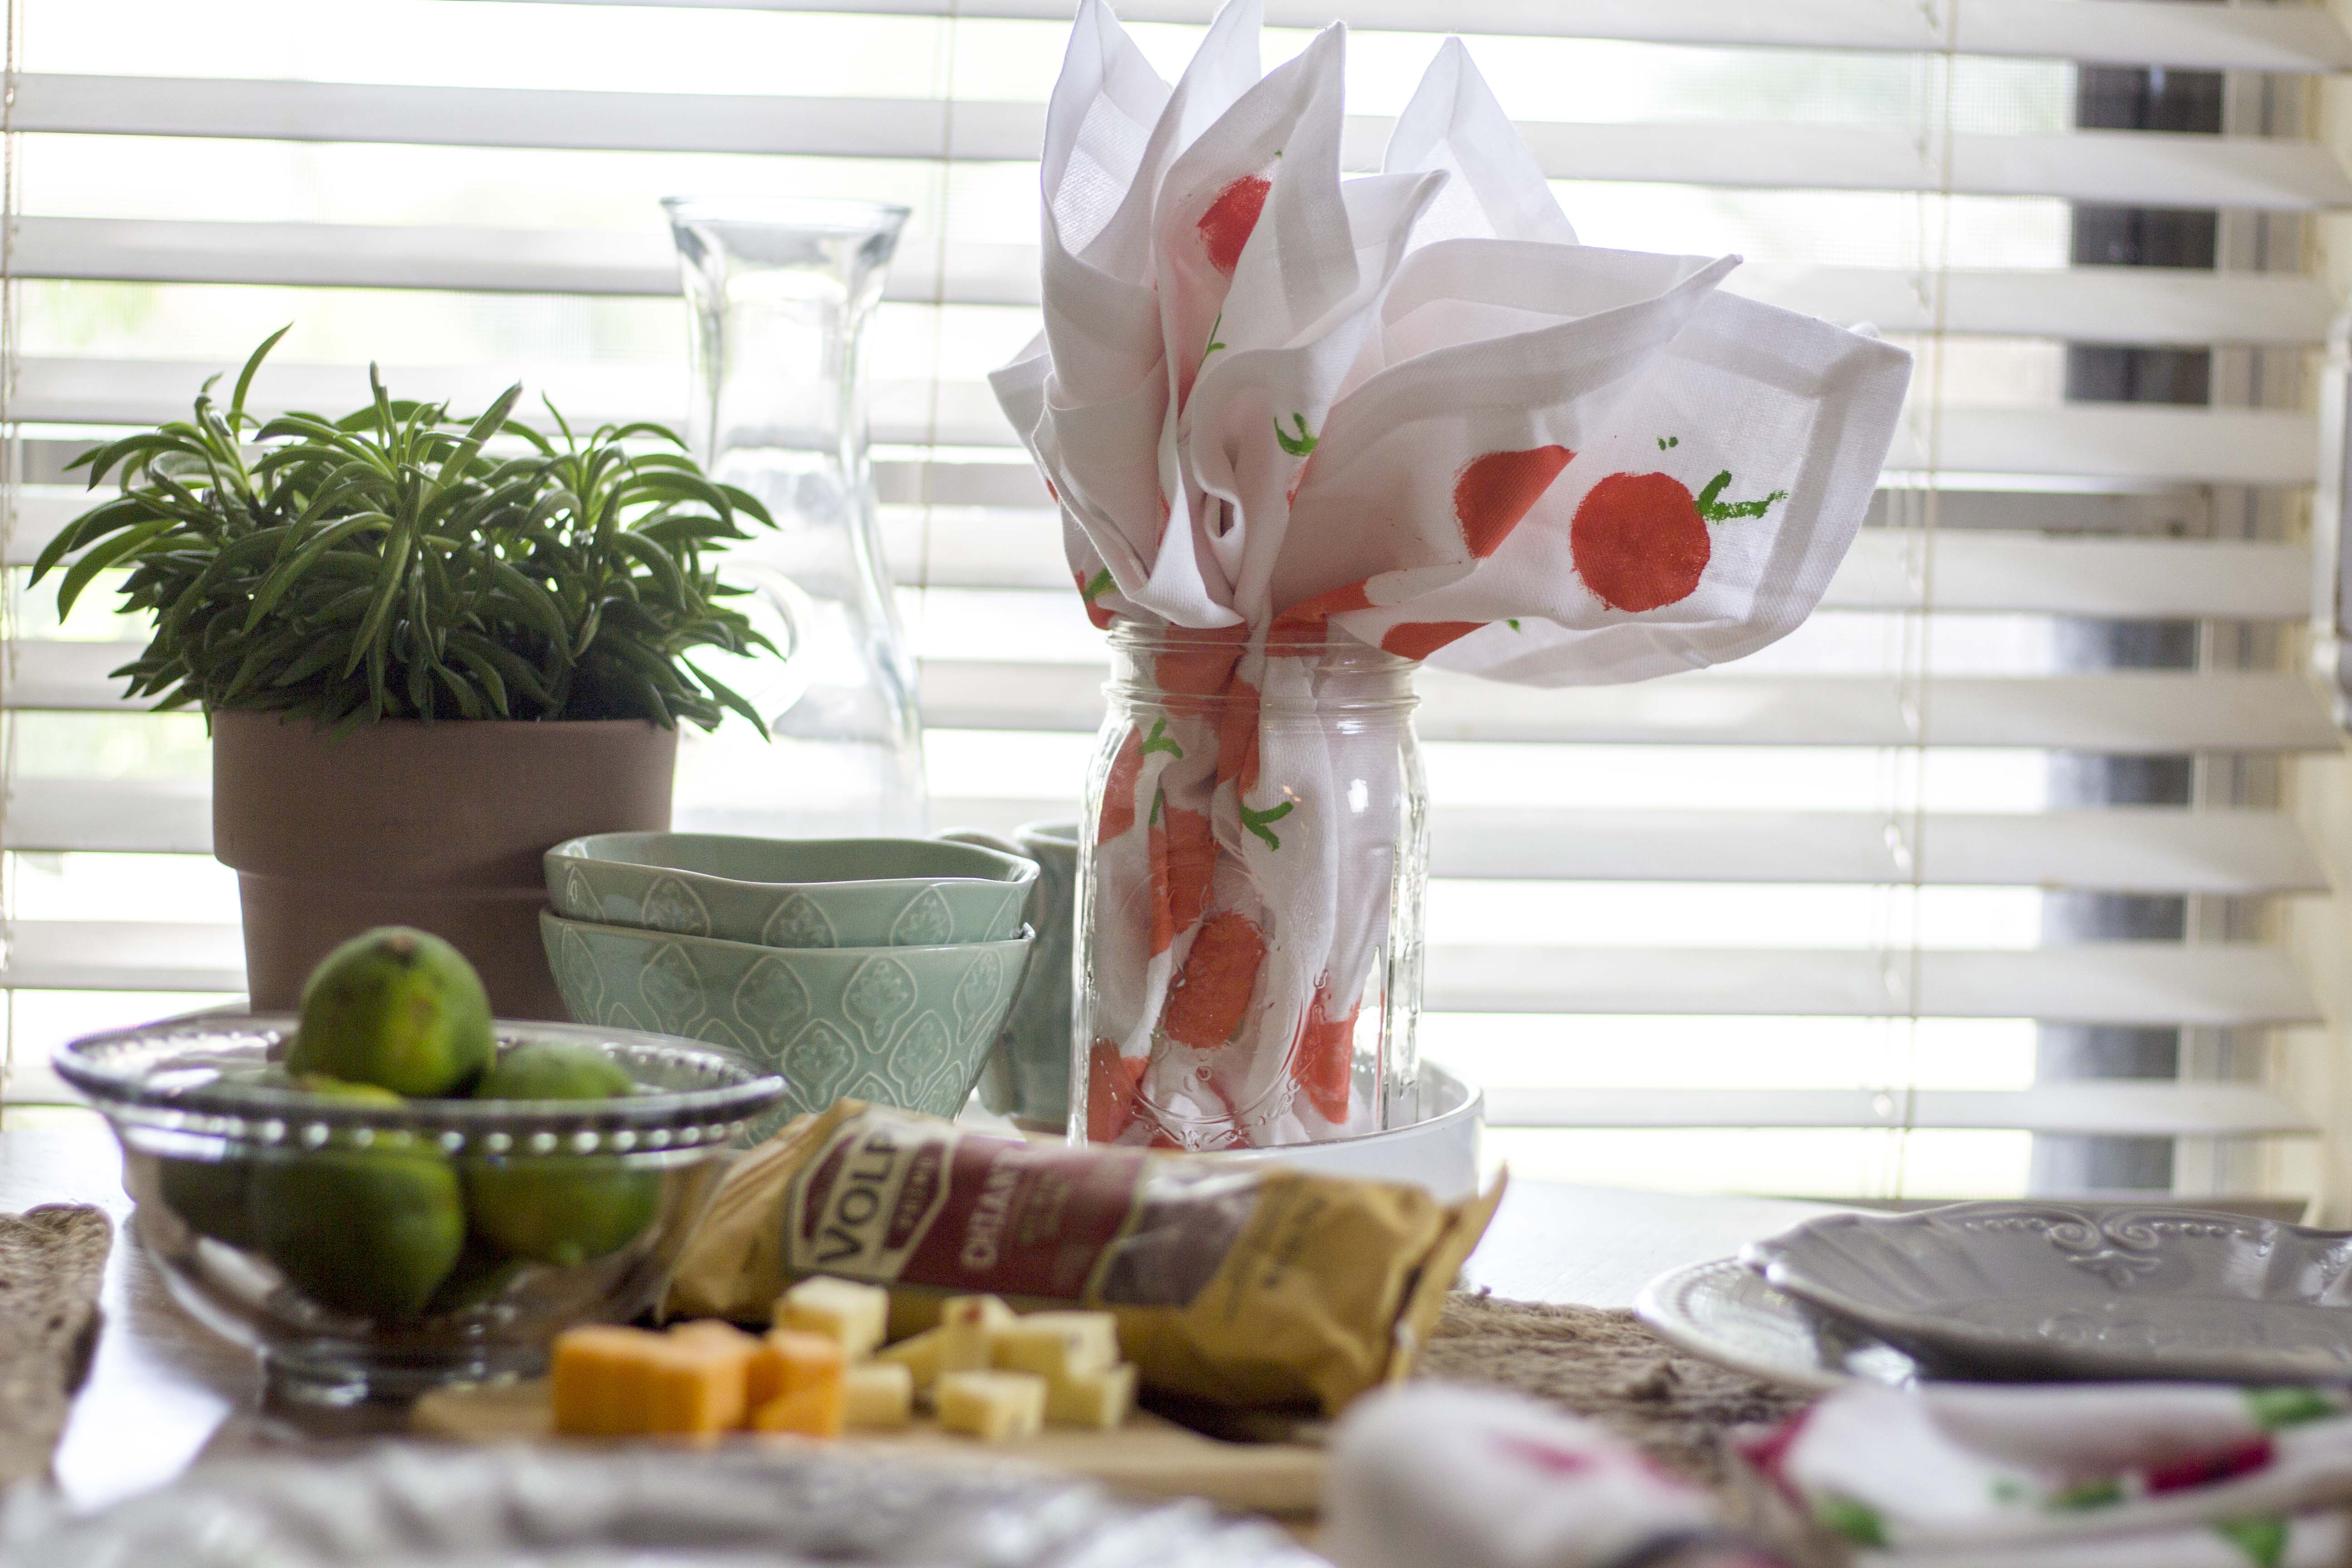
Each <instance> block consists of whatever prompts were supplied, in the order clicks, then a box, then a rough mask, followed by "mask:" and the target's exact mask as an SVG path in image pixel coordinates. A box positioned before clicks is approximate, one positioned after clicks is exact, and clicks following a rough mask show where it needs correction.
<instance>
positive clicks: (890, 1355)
mask: <svg viewBox="0 0 2352 1568" xmlns="http://www.w3.org/2000/svg"><path fill="white" fill-rule="evenodd" d="M946 1342H947V1331H946V1330H945V1329H925V1330H924V1331H922V1332H921V1333H919V1334H915V1335H912V1336H910V1337H908V1338H907V1339H903V1340H900V1341H899V1342H898V1343H897V1344H895V1345H885V1346H883V1347H882V1348H881V1349H880V1350H878V1351H877V1352H874V1359H875V1360H876V1361H877V1362H878V1363H882V1364H884V1365H887V1366H903V1367H905V1368H906V1369H907V1372H908V1375H909V1376H910V1377H912V1378H913V1379H914V1383H915V1391H916V1392H917V1393H919V1394H929V1392H930V1389H931V1384H935V1383H937V1382H938V1381H939V1380H940V1346H941V1345H943V1344H945V1343H946Z"/></svg>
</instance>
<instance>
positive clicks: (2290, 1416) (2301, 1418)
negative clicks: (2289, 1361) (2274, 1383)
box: [2245, 1388, 2343, 1432]
mask: <svg viewBox="0 0 2352 1568" xmlns="http://www.w3.org/2000/svg"><path fill="white" fill-rule="evenodd" d="M2245 1394H2246V1413H2247V1414H2248V1415H2252V1417H2253V1418H2254V1425H2255V1426H2259V1427H2261V1428H2262V1429H2263V1431H2265V1432H2275V1431H2277V1430H2278V1429H2279V1428H2280V1427H2282V1426H2301V1425H2303V1424H2304V1423H2305V1422H2306V1421H2326V1420H2327V1419H2328V1418H2329V1417H2331V1416H2335V1415H2341V1414H2343V1413H2342V1412H2341V1411H2340V1410H2338V1409H2337V1408H2336V1406H2335V1405H2332V1404H2330V1403H2329V1402H2328V1399H2327V1396H2326V1394H2321V1393H2320V1392H2319V1391H2318V1390H2317V1389H2315V1388H2249V1389H2247V1390H2246V1391H2245Z"/></svg>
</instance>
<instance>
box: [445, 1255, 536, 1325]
mask: <svg viewBox="0 0 2352 1568" xmlns="http://www.w3.org/2000/svg"><path fill="white" fill-rule="evenodd" d="M526 1267H528V1266H527V1265H526V1264H525V1263H524V1262H523V1260H522V1259H521V1258H509V1257H508V1256H506V1254H504V1253H502V1252H500V1251H499V1250H498V1249H497V1248H495V1247H489V1246H488V1245H486V1244H485V1243H484V1242H483V1241H482V1239H481V1238H480V1237H475V1236H469V1237H467V1238H466V1247H465V1250H464V1251H462V1252H460V1253H458V1254H457V1267H456V1268H452V1269H450V1270H449V1278H447V1279H444V1280H442V1281H441V1288H440V1289H437V1290H436V1291H434V1292H433V1300H430V1301H427V1302H426V1303H425V1316H426V1317H428V1318H437V1317H439V1316H441V1315H442V1314H443V1313H445V1312H462V1311H464V1310H466V1309H467V1308H468V1307H479V1306H484V1305H486V1304H488V1302H491V1301H494V1300H497V1299H498V1298H499V1296H500V1295H502V1294H504V1293H505V1290H506V1288H507V1287H508V1286H509V1285H511V1284H513V1283H514V1280H515V1276H517V1275H518V1274H520V1273H521V1272H522V1271H523V1269H524V1268H526Z"/></svg>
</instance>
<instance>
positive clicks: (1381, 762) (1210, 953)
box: [1070, 620, 1429, 1150]
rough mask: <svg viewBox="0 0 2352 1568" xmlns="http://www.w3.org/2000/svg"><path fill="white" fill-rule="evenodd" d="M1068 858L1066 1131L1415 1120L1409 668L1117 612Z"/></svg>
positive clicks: (1419, 847) (1421, 867) (1419, 863)
mask: <svg viewBox="0 0 2352 1568" xmlns="http://www.w3.org/2000/svg"><path fill="white" fill-rule="evenodd" d="M1110 647H1111V679H1110V683H1109V685H1108V687H1107V688H1106V691H1107V692H1108V698H1109V707H1108V713H1107V714H1106V716H1105V718H1104V721H1103V729H1102V735H1101V739H1100V742H1099V743H1098V744H1097V747H1096V751H1095V758H1094V765H1093V768H1092V769H1091V771H1090V773H1089V774H1088V776H1087V809H1086V815H1085V818H1084V821H1083V824H1082V828H1081V834H1082V837H1081V839H1080V844H1079V860H1078V891H1077V910H1076V924H1077V934H1078V945H1077V953H1076V975H1075V986H1076V994H1075V996H1074V1006H1073V1012H1074V1015H1075V1016H1074V1019H1073V1033H1072V1041H1071V1044H1072V1053H1073V1058H1074V1062H1073V1071H1074V1075H1075V1076H1074V1079H1073V1081H1074V1083H1075V1084H1076V1086H1077V1087H1076V1092H1074V1093H1073V1094H1072V1095H1071V1097H1070V1101H1071V1104H1070V1135H1071V1136H1072V1138H1074V1139H1086V1140H1092V1141H1094V1142H1119V1143H1136V1144H1150V1145H1152V1146H1155V1147H1160V1148H1171V1147H1172V1148H1181V1149H1195V1150H1202V1149H1232V1148H1265V1147H1268V1146H1273V1145H1279V1144H1286V1143H1306V1142H1323V1141H1326V1140H1330V1139H1338V1138H1349V1137H1355V1136H1359V1135H1361V1134H1364V1133H1368V1132H1377V1131H1381V1130H1382V1129H1384V1128H1387V1127H1391V1126H1402V1125H1408V1124H1410V1123H1411V1122H1412V1121H1414V1120H1416V1112H1417V1109H1418V1106H1417V1097H1416V1089H1417V1081H1418V1066H1419V1061H1418V1057H1417V1053H1416V1049H1415V1044H1414V1033H1415V1029H1416V1026H1417V1025H1418V1022H1419V1019H1420V1013H1421V970H1422V905H1423V893H1424V891H1425V889H1426V887H1427V882H1428V868H1429V797H1428V790H1427V786H1426V785H1425V784H1423V779H1422V772H1421V750H1420V744H1419V742H1417V741H1416V740H1415V739H1414V736H1413V728H1412V710H1413V703H1414V697H1413V691H1412V668H1413V666H1412V661H1411V660H1408V659H1403V658H1397V657H1396V656H1395V655H1393V654H1388V653H1383V652H1381V650H1380V649H1378V648H1376V647H1370V646H1368V645H1366V644H1364V643H1361V642H1359V641H1357V640H1356V639H1355V638H1353V637H1347V636H1345V635H1344V634H1339V633H1333V634H1331V635H1329V636H1328V637H1327V636H1325V635H1324V634H1323V633H1322V632H1321V630H1320V628H1318V629H1317V631H1316V633H1315V634H1314V635H1313V636H1312V637H1306V638H1299V639H1294V640H1288V641H1277V640H1271V639H1270V640H1269V641H1268V642H1267V643H1266V644H1265V646H1264V647H1263V648H1253V647H1250V646H1248V643H1247V641H1246V637H1245V630H1244V628H1242V627H1234V628H1232V629H1231V630H1229V631H1216V632H1200V631H1188V630H1185V629H1183V628H1181V627H1169V626H1158V625H1150V626H1147V625H1145V624H1142V623H1139V622H1136V621H1132V620H1122V621H1120V622H1118V624H1117V625H1115V626H1113V627H1112V629H1111V635H1110Z"/></svg>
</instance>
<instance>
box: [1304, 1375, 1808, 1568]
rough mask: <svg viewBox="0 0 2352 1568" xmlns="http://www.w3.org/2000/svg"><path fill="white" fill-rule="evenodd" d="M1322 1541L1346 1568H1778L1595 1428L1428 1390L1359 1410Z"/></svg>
mask: <svg viewBox="0 0 2352 1568" xmlns="http://www.w3.org/2000/svg"><path fill="white" fill-rule="evenodd" d="M1315 1544H1316V1547H1317V1549H1318V1551H1320V1552H1322V1553H1323V1555H1325V1556H1326V1557H1328V1558H1329V1559H1330V1560H1331V1561H1332V1563H1335V1564H1337V1568H1605V1565H1610V1564H1628V1565H1630V1564H1637V1563H1638V1564H1641V1565H1642V1568H1701V1565H1702V1564H1706V1565H1709V1568H1735V1565H1738V1568H1773V1562H1774V1560H1773V1559H1772V1558H1770V1557H1769V1556H1768V1555H1767V1554H1765V1553H1764V1552H1761V1551H1760V1550H1757V1549H1753V1548H1742V1547H1741V1546H1740V1545H1739V1544H1738V1542H1734V1541H1732V1540H1730V1539H1729V1538H1727V1537H1726V1536H1725V1535H1724V1534H1723V1533H1722V1532H1721V1531H1719V1529H1718V1528H1717V1524H1716V1521H1715V1510H1714V1504H1713V1500H1711V1499H1710V1498H1709V1497H1708V1496H1707V1494H1706V1492H1704V1491H1701V1490H1700V1489H1698V1488H1696V1487H1695V1486H1692V1485H1691V1484H1689V1483H1688V1482H1686V1481H1684V1480H1681V1479H1678V1478H1676V1477H1674V1476H1671V1475H1668V1474H1666V1473H1665V1472H1664V1471H1663V1470H1661V1469H1659V1468H1657V1467H1656V1466H1654V1465H1653V1464H1651V1463H1650V1462H1649V1460H1647V1459H1646V1458H1643V1456H1642V1455H1640V1454H1638V1453H1636V1452H1634V1451H1633V1449H1631V1448H1629V1447H1626V1446H1625V1445H1623V1444H1622V1443H1620V1442H1619V1441H1617V1440H1616V1439H1615V1438H1613V1437H1612V1436H1609V1434H1608V1433H1606V1432H1605V1431H1603V1430H1602V1429H1601V1427H1599V1426H1595V1425H1593V1424H1592V1423H1591V1422H1590V1421H1580V1420H1578V1419H1576V1418H1575V1417H1573V1416H1569V1415H1561V1414H1560V1413H1559V1412H1558V1411H1556V1410H1553V1409H1550V1408H1549V1407H1548V1406H1545V1405H1538V1404H1537V1403H1536V1402H1535V1401H1533V1400H1531V1399H1525V1398H1522V1397H1520V1396H1519V1395H1517V1394H1504V1393H1498V1392H1496V1391H1493V1390H1490V1389H1482V1388H1463V1387H1456V1386H1453V1385H1450V1384H1439V1383H1417V1384H1408V1385H1405V1386H1403V1387H1400V1388H1394V1389H1389V1390H1384V1391H1381V1392H1380V1393H1376V1394H1367V1395H1366V1396H1364V1397H1363V1398H1362V1399H1360V1400H1358V1401H1357V1402H1356V1404H1355V1405H1353V1406H1351V1407H1350V1408H1349V1411H1348V1415H1347V1416H1346V1418H1345V1419H1344V1420H1343V1421H1341V1422H1340V1424H1339V1430H1338V1432H1337V1433H1336V1434H1334V1436H1333V1440H1332V1444H1331V1463H1330V1468H1328V1470H1327V1471H1326V1472H1325V1479H1324V1487H1323V1531H1322V1533H1321V1534H1320V1535H1319V1536H1318V1537H1317V1539H1316V1542H1315Z"/></svg>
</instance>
